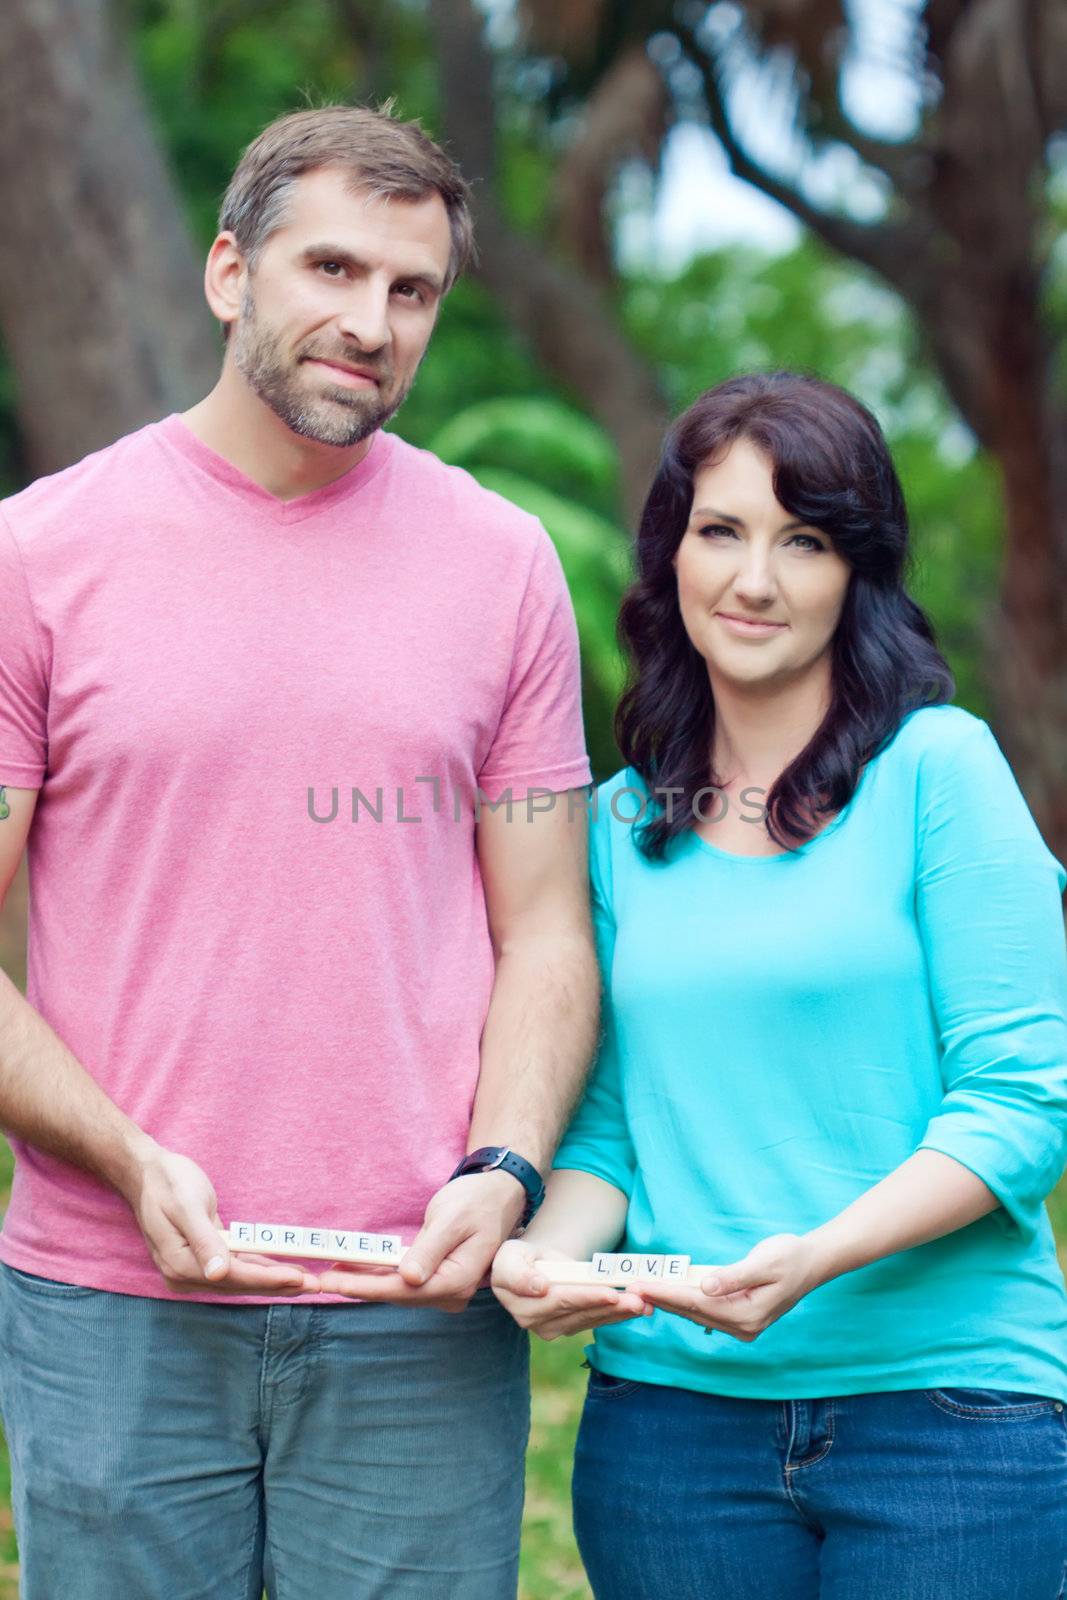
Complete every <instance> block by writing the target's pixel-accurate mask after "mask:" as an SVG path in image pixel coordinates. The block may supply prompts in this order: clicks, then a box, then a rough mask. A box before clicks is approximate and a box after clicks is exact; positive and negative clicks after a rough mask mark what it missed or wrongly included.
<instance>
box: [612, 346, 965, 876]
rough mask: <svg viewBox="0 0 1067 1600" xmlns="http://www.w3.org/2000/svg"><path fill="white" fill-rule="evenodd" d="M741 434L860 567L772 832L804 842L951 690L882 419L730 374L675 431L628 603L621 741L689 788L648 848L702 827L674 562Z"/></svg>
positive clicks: (693, 662) (639, 764)
mask: <svg viewBox="0 0 1067 1600" xmlns="http://www.w3.org/2000/svg"><path fill="white" fill-rule="evenodd" d="M737 439H748V440H750V441H751V443H752V444H753V445H755V446H756V447H757V448H758V449H759V450H761V451H762V452H764V454H766V455H767V456H768V457H769V459H770V461H771V463H772V465H773V472H774V480H773V481H774V492H775V495H776V496H777V498H778V500H779V502H780V503H781V504H782V505H783V506H784V507H785V509H786V510H787V511H788V512H789V514H790V516H793V517H797V518H799V519H800V520H801V521H803V522H805V523H807V524H808V525H809V526H810V527H813V528H819V529H820V530H821V531H822V532H823V533H825V534H826V535H827V536H828V537H829V539H830V540H831V542H832V544H833V547H834V549H835V550H836V551H837V552H838V554H839V555H841V556H842V557H843V558H844V560H845V561H847V562H848V564H849V566H850V567H851V569H852V570H851V576H850V578H849V583H848V588H847V590H846V594H845V601H844V605H843V608H842V613H841V618H840V621H839V622H838V626H837V629H836V631H835V633H834V637H833V641H832V646H831V650H832V688H831V698H830V706H829V709H828V711H827V713H826V716H825V717H824V719H823V721H822V723H821V724H820V726H819V727H818V728H817V729H816V731H815V733H814V735H813V736H812V738H811V740H810V742H809V743H808V744H807V746H806V747H805V748H804V749H803V750H802V751H801V752H800V754H799V755H798V756H797V757H796V758H795V760H794V761H793V762H791V764H790V765H789V766H788V767H787V768H786V769H785V771H784V772H782V773H781V775H780V776H779V778H778V779H777V781H776V783H775V784H774V786H773V788H772V789H771V791H770V794H769V795H768V796H767V800H766V823H767V831H768V833H769V834H770V836H771V838H772V839H774V840H775V842H776V843H777V844H779V845H781V846H782V848H783V849H792V848H795V847H796V846H797V845H799V844H802V843H803V842H804V841H805V840H807V839H810V838H811V837H812V836H813V835H814V834H815V833H817V832H818V831H819V828H820V827H821V825H822V822H821V819H823V818H825V817H826V816H827V815H830V814H832V813H834V812H837V811H839V810H840V809H841V808H842V807H843V806H844V805H846V804H847V803H848V801H849V800H850V799H851V798H852V795H853V793H854V791H855V788H856V785H857V783H858V781H859V777H860V773H861V770H862V768H863V766H864V764H865V762H867V761H868V760H869V759H870V758H871V756H872V755H874V754H876V753H877V751H878V750H879V749H880V748H881V747H882V746H883V745H884V744H885V743H887V742H888V740H889V739H890V738H892V736H893V734H894V733H895V732H896V730H897V728H898V727H899V726H900V723H901V720H902V719H903V718H904V717H905V716H906V715H907V714H908V712H910V711H913V710H915V709H917V708H918V707H919V706H923V705H940V704H943V703H944V702H945V701H947V700H950V699H951V698H952V695H953V693H954V690H955V684H954V681H953V677H952V673H951V672H950V670H949V667H948V665H947V663H946V661H945V659H944V657H943V656H942V655H941V652H940V650H939V649H938V648H937V644H936V641H935V639H934V632H933V629H932V627H931V625H930V623H929V621H928V620H927V618H926V616H925V614H924V613H923V612H922V611H921V610H920V608H919V607H918V606H917V605H916V603H915V601H914V600H912V599H911V597H910V596H909V595H908V593H907V592H906V589H905V586H904V585H905V580H906V577H907V575H908V570H909V551H908V516H907V510H906V508H905V505H904V496H903V493H902V491H901V487H900V481H899V479H898V477H897V474H896V470H895V468H894V466H893V461H892V458H891V456H890V454H889V448H888V446H887V444H886V442H885V438H884V436H883V434H882V430H881V428H880V427H879V426H878V423H877V422H876V421H875V419H874V417H873V416H872V415H871V413H870V412H869V411H868V410H867V408H866V406H863V405H861V404H860V402H859V401H858V400H856V399H855V398H854V397H853V396H852V395H850V394H848V393H847V392H846V391H845V390H844V389H840V388H838V387H837V386H836V384H832V383H825V382H823V381H822V380H821V379H819V378H813V377H808V376H805V375H802V374H799V373H795V372H774V373H769V374H750V375H748V376H743V377H737V378H730V379H729V380H728V381H727V382H726V383H720V384H718V385H717V386H716V387H715V388H714V389H709V390H707V392H706V393H704V394H702V395H701V396H700V398H699V399H698V400H696V401H694V403H693V404H692V405H691V406H690V407H689V409H688V410H687V411H686V412H684V413H683V414H682V416H680V417H679V418H678V420H677V421H676V422H675V423H674V425H673V426H672V427H671V429H670V431H669V433H668V435H667V438H666V441H665V443H664V448H663V455H662V457H661V459H660V464H659V467H658V469H657V472H656V476H655V478H654V480H653V483H652V488H651V489H650V491H649V495H648V499H647V500H646V501H645V507H644V511H643V512H642V515H641V523H640V527H639V530H638V535H637V574H638V575H637V578H636V580H635V582H634V583H633V584H632V585H631V587H630V588H629V589H628V590H627V592H626V595H625V597H624V599H623V602H622V608H621V611H620V614H619V639H620V642H621V643H622V645H623V648H624V650H625V651H626V653H627V655H628V657H629V661H630V672H629V677H628V680H627V685H626V689H625V692H624V693H623V696H622V699H621V700H620V702H619V707H618V711H617V713H616V716H615V738H616V741H617V743H618V746H619V749H620V751H621V752H622V754H623V756H624V757H625V759H626V761H627V763H628V764H629V765H630V766H631V767H633V768H635V769H636V771H637V772H638V773H640V775H641V777H642V779H643V780H644V782H645V784H646V785H647V787H648V788H649V789H650V790H653V791H654V790H656V789H659V790H661V791H663V790H668V789H677V790H680V791H681V794H680V795H679V796H676V798H675V802H674V804H673V805H672V806H671V807H670V808H669V811H668V809H666V808H664V807H663V806H662V805H659V804H653V805H650V806H649V808H648V811H647V813H646V814H645V818H644V820H643V821H641V823H640V826H639V827H638V830H637V832H636V834H635V842H636V843H637V845H638V847H639V848H640V850H641V851H642V853H643V854H644V855H645V856H647V857H648V858H649V859H661V858H662V857H663V855H664V853H665V851H666V849H667V846H668V844H669V843H670V840H671V839H672V838H673V837H674V836H675V835H676V834H679V833H682V832H683V831H684V830H685V829H687V828H688V827H690V826H691V825H692V822H693V819H694V815H695V813H694V809H693V803H694V799H695V797H696V796H697V792H698V791H699V790H700V789H702V788H704V787H705V786H707V785H717V784H718V783H719V779H717V777H716V775H715V773H714V772H712V770H711V751H712V738H713V734H714V727H715V703H714V699H713V697H712V693H711V687H710V684H709V680H708V672H707V666H706V663H705V661H704V658H703V657H702V656H701V655H700V653H699V652H698V651H697V650H696V649H695V648H694V646H693V645H692V643H691V642H690V640H689V636H688V634H687V633H686V631H685V627H684V625H683V622H682V616H681V611H680V610H679V606H678V583H677V578H676V576H675V571H674V568H673V566H672V565H671V558H672V557H673V556H674V554H675V552H676V550H677V549H678V546H679V544H680V543H681V540H682V535H683V534H684V532H685V530H686V526H687V524H688V521H689V517H690V514H691V510H692V504H693V479H694V476H695V474H696V473H697V471H698V470H699V468H700V467H702V466H704V465H706V464H708V463H713V462H715V461H717V460H719V459H721V458H722V456H724V455H725V453H726V451H727V450H728V449H729V447H730V446H731V445H732V444H733V443H734V441H735V440H737Z"/></svg>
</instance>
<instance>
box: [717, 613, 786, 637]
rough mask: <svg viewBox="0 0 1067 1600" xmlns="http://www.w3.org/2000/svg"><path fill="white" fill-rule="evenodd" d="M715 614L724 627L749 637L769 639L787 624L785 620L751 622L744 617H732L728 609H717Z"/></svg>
mask: <svg viewBox="0 0 1067 1600" xmlns="http://www.w3.org/2000/svg"><path fill="white" fill-rule="evenodd" d="M715 615H716V617H718V619H719V621H720V622H721V623H722V625H723V627H724V628H729V630H730V632H731V633H736V634H740V635H741V637H742V638H747V639H768V638H770V636H771V634H772V633H780V632H781V630H782V629H783V628H784V627H785V626H786V624H785V623H784V622H749V621H747V619H746V618H744V617H732V616H730V615H729V613H728V612H726V611H716V613H715Z"/></svg>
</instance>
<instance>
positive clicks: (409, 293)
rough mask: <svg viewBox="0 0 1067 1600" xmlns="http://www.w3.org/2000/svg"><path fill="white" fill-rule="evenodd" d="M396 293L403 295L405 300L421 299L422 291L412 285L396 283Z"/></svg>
mask: <svg viewBox="0 0 1067 1600" xmlns="http://www.w3.org/2000/svg"><path fill="white" fill-rule="evenodd" d="M396 292H397V294H400V295H403V296H404V299H405V300H421V299H422V291H421V290H420V289H418V288H417V287H416V286H415V284H413V283H398V284H397V286H396Z"/></svg>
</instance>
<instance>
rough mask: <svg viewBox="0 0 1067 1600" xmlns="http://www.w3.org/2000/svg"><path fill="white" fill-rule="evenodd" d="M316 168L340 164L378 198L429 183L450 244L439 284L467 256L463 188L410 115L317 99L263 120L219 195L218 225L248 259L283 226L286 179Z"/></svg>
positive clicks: (470, 249) (411, 195) (418, 195)
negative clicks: (264, 123)
mask: <svg viewBox="0 0 1067 1600" xmlns="http://www.w3.org/2000/svg"><path fill="white" fill-rule="evenodd" d="M319 167H340V168H342V169H343V170H344V171H346V172H348V173H349V174H350V175H351V179H352V187H353V189H367V190H369V191H370V193H371V194H373V195H375V196H376V197H377V198H379V199H382V200H422V199H423V198H424V197H425V196H426V195H428V194H430V193H431V192H432V191H433V190H435V189H436V191H437V193H438V194H439V195H440V196H441V199H442V200H443V201H444V203H445V210H446V211H447V212H448V225H449V228H450V229H451V233H452V251H451V254H450V256H449V262H448V271H447V273H446V275H445V289H446V290H448V289H450V288H451V287H452V285H453V283H454V282H455V281H456V279H457V278H458V277H459V275H460V273H461V272H462V271H463V269H464V267H466V266H467V265H468V263H469V262H471V261H472V260H473V259H474V231H473V225H472V222H471V214H470V190H469V189H468V187H467V184H466V182H465V181H464V179H463V176H462V174H461V173H460V170H459V168H458V167H457V166H456V164H455V162H454V161H452V160H451V158H450V157H449V156H447V155H446V154H445V152H444V151H443V150H442V149H441V147H440V146H439V145H436V144H435V143H434V142H433V140H432V139H430V138H429V137H428V136H427V135H426V134H425V133H424V132H423V131H422V128H421V127H420V126H419V124H418V123H417V122H401V121H400V120H399V119H398V118H396V117H394V116H393V115H392V111H391V106H390V105H388V104H387V105H385V106H383V107H382V108H381V109H380V110H377V111H376V110H371V109H370V108H369V107H366V106H344V105H331V106H319V107H317V108H315V109H314V110H310V111H293V112H290V113H289V114H288V115H287V116H284V117H278V118H276V119H275V121H274V122H271V123H268V125H267V127H265V128H264V129H263V132H262V133H261V134H259V135H258V136H257V137H256V138H255V139H253V141H252V143H251V144H250V145H249V146H248V148H247V150H245V152H244V154H243V155H242V157H241V159H240V161H239V162H238V163H237V167H236V169H235V171H234V174H233V177H232V178H231V179H230V184H229V187H228V189H227V190H226V193H225V195H224V197H223V201H222V209H221V210H220V212H219V231H220V232H224V231H227V230H228V231H229V232H231V233H233V235H234V236H235V238H236V240H237V244H238V247H239V248H240V250H241V253H242V255H244V257H245V258H246V260H247V261H248V263H249V265H250V266H254V265H255V263H256V260H257V258H258V256H259V255H260V253H261V251H262V249H263V246H264V245H265V243H266V242H267V239H268V238H269V237H270V235H271V234H272V233H273V232H274V231H275V229H277V228H280V227H282V226H284V223H285V220H286V215H287V211H288V201H289V196H290V193H291V192H292V188H293V184H294V183H295V182H296V180H297V179H298V178H299V177H301V176H302V175H303V174H304V173H306V172H313V171H315V170H316V169H317V168H319Z"/></svg>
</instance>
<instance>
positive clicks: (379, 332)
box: [338, 283, 391, 355]
mask: <svg viewBox="0 0 1067 1600" xmlns="http://www.w3.org/2000/svg"><path fill="white" fill-rule="evenodd" d="M338 327H339V329H340V331H341V332H342V333H343V334H344V336H345V338H346V339H351V340H352V341H353V343H355V344H358V345H359V348H360V349H361V350H363V351H365V352H366V353H367V354H368V355H371V354H373V352H374V351H376V350H381V349H384V347H385V346H386V345H387V344H388V343H389V341H390V338H391V334H390V331H389V290H388V288H387V287H381V286H379V285H377V284H372V283H361V284H359V285H357V286H356V287H355V289H354V291H353V293H352V294H351V296H350V297H349V299H348V301H347V302H346V304H345V307H344V309H343V311H342V312H341V315H340V317H339V318H338Z"/></svg>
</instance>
